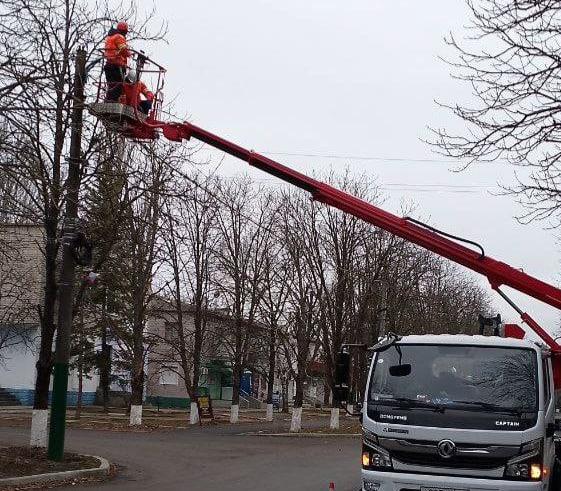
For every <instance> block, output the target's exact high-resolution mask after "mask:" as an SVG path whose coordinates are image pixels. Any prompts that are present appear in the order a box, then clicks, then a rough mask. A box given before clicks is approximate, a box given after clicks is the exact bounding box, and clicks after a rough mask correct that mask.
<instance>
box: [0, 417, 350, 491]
mask: <svg viewBox="0 0 561 491" xmlns="http://www.w3.org/2000/svg"><path fill="white" fill-rule="evenodd" d="M259 429H272V428H271V426H270V425H267V424H265V423H263V424H251V425H220V426H214V427H202V428H201V427H198V426H197V427H192V428H191V427H190V428H188V429H186V430H174V431H171V432H153V433H128V432H112V431H99V430H79V429H70V430H68V432H67V445H66V448H67V449H68V450H72V451H76V452H82V453H88V454H99V455H103V456H104V457H106V458H108V459H109V460H111V461H112V462H114V463H116V464H118V465H119V466H120V467H121V472H120V473H119V475H118V477H116V478H114V479H112V480H110V481H108V482H106V483H103V484H95V485H88V486H87V487H86V488H84V489H86V490H87V491H97V490H100V491H102V490H106V491H110V490H125V491H126V490H137V491H142V490H160V489H165V490H169V491H176V490H177V491H179V490H181V491H184V490H193V491H199V490H201V491H202V490H205V491H226V490H228V491H247V490H261V489H262V490H267V491H316V490H317V491H324V490H325V491H327V489H328V484H329V481H333V482H334V483H335V490H336V491H356V490H357V489H359V488H360V467H359V466H360V440H359V439H356V438H355V439H352V438H344V437H335V438H334V437H330V438H282V437H266V436H240V435H239V433H244V432H249V431H256V430H259ZM28 432H29V430H28V429H26V428H12V427H3V428H0V445H19V444H21V445H25V444H26V443H27V440H28Z"/></svg>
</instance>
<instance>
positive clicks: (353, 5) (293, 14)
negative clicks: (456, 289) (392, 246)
mask: <svg viewBox="0 0 561 491" xmlns="http://www.w3.org/2000/svg"><path fill="white" fill-rule="evenodd" d="M138 4H139V5H142V6H144V5H148V2H146V1H145V0H138ZM157 15H158V17H159V18H161V19H162V20H166V21H167V22H168V23H169V32H168V37H167V39H168V41H169V45H164V44H158V45H157V46H155V45H146V44H145V45H139V46H134V47H143V48H144V49H145V50H146V52H147V53H148V54H149V55H152V56H153V57H154V58H155V59H157V60H158V61H159V62H161V63H162V64H163V65H164V66H166V67H167V68H168V74H167V80H166V90H165V93H166V98H167V99H168V100H170V99H172V98H176V101H175V111H176V112H178V113H180V114H183V115H185V116H188V117H189V119H190V120H191V121H192V122H193V123H195V124H197V125H200V126H202V127H204V128H205V129H208V130H210V131H213V132H215V133H218V134H219V135H221V136H223V137H225V138H229V139H231V140H233V141H234V142H236V143H238V144H241V145H244V146H247V147H249V148H253V149H255V150H256V151H261V152H282V153H288V154H306V155H310V154H312V155H318V156H319V157H310V156H302V155H275V156H271V157H273V158H276V159H277V160H279V161H281V162H283V163H285V164H287V165H290V166H292V167H294V168H296V169H298V170H301V171H304V172H306V173H308V174H310V173H323V172H325V173H326V172H328V171H329V170H334V171H340V172H343V171H344V170H345V168H346V167H349V168H350V169H352V171H354V172H356V173H366V174H367V175H368V176H371V178H372V180H373V181H375V182H376V183H377V184H378V185H379V186H380V187H381V188H382V189H383V191H384V194H385V196H386V198H387V201H386V203H385V205H384V207H385V208H386V209H387V210H389V211H392V212H396V213H398V212H399V209H400V206H401V203H402V201H403V200H406V201H408V202H414V203H415V204H416V207H417V208H416V209H417V215H418V216H420V217H421V218H423V219H424V220H426V221H429V222H430V223H431V224H432V225H435V226H437V227H439V228H441V229H444V230H446V231H448V232H450V233H452V234H458V235H462V236H464V237H468V238H471V239H473V240H475V241H478V242H480V243H481V244H483V245H484V247H485V249H486V252H487V253H488V254H489V255H491V256H493V257H495V258H496V259H500V260H502V261H505V262H507V263H509V264H511V265H513V266H515V267H520V268H523V269H524V270H525V271H526V272H528V273H530V274H533V275H535V276H537V277H538V278H540V279H543V280H545V281H548V282H552V283H555V284H557V283H558V280H559V278H560V276H559V252H558V250H559V246H558V244H557V242H556V237H555V233H554V232H552V231H550V230H545V227H546V226H547V224H544V223H542V224H531V225H526V226H522V225H519V224H518V223H517V222H516V220H515V218H514V217H515V216H516V215H520V214H521V213H522V212H523V209H522V208H521V207H520V206H519V205H517V204H516V203H515V202H514V199H513V198H512V197H498V196H494V195H493V192H495V191H497V190H498V187H497V185H498V183H500V184H509V183H512V182H513V169H512V168H510V167H509V166H507V165H504V164H493V165H490V164H477V165H474V166H473V167H472V168H470V169H469V170H467V171H464V172H462V173H455V172H452V169H454V167H455V165H454V164H452V163H450V162H446V161H444V162H443V161H442V160H443V159H442V157H440V156H439V155H437V154H434V153H433V152H432V151H431V149H430V148H429V147H428V146H427V145H426V144H425V143H423V141H422V139H423V138H427V137H429V132H428V130H427V126H428V125H431V126H440V127H446V128H450V129H459V128H461V126H460V123H459V122H458V121H456V120H454V118H453V117H452V116H451V115H450V114H449V113H448V112H446V111H445V110H442V109H438V108H437V106H436V104H435V102H434V101H435V99H438V100H442V101H448V102H457V101H465V100H469V98H470V93H469V88H468V87H466V86H465V85H462V83H461V82H458V81H455V80H453V79H452V78H451V77H450V74H449V72H450V70H449V67H448V66H446V65H445V64H444V63H443V62H442V61H440V60H439V59H438V57H439V56H443V55H447V54H450V53H449V52H448V51H447V48H446V46H445V44H444V42H443V37H444V36H445V35H446V34H447V33H448V32H450V31H453V32H454V33H455V34H457V35H463V34H464V33H465V31H464V30H463V26H464V25H465V24H466V23H467V22H468V20H469V18H468V12H467V9H466V7H465V4H464V0H431V1H430V2H415V1H412V0H376V1H374V0H346V1H342V0H306V1H303V0H282V1H280V0H238V1H232V0H205V1H203V2H201V1H193V0H158V1H157ZM206 155H209V156H211V157H212V158H213V160H214V161H216V162H218V161H219V160H220V158H221V154H220V153H219V152H216V151H208V153H206ZM333 156H340V157H341V158H335V157H333ZM356 157H365V158H366V159H361V158H356ZM425 159H428V160H429V161H421V160H425ZM203 170H206V169H203ZM219 172H220V173H222V174H225V175H234V174H236V173H242V172H248V173H250V175H252V176H253V177H255V178H256V179H259V180H260V179H266V180H268V179H270V178H269V176H267V175H266V174H263V173H261V172H259V171H256V170H252V169H250V168H249V167H248V166H247V165H246V164H245V163H243V162H240V161H236V160H235V159H233V158H231V157H227V158H225V160H224V163H223V165H222V167H221V169H220V171H219ZM267 182H268V181H267ZM474 276H475V275H474ZM480 281H481V284H482V285H485V286H486V285H487V283H486V281H485V280H484V279H480ZM512 295H513V297H514V298H515V299H516V301H517V302H519V303H520V304H521V306H522V307H523V308H524V309H527V310H528V312H529V313H530V314H531V315H533V316H535V317H536V318H537V320H538V321H540V322H542V323H543V325H544V327H546V328H549V329H551V328H552V327H556V326H557V325H558V324H559V322H558V318H559V313H558V312H557V311H556V310H555V309H552V308H549V307H547V306H546V305H544V304H541V303H540V302H537V301H534V300H532V299H530V298H528V297H525V296H523V295H518V294H515V293H512ZM492 297H493V299H494V303H495V307H496V309H497V311H498V312H500V313H501V314H502V315H503V318H506V319H507V320H511V321H514V320H517V316H516V315H515V313H513V311H512V310H511V309H510V308H509V307H508V306H507V305H506V304H505V303H504V302H503V301H502V300H501V299H500V298H499V297H498V295H496V294H495V293H493V294H492Z"/></svg>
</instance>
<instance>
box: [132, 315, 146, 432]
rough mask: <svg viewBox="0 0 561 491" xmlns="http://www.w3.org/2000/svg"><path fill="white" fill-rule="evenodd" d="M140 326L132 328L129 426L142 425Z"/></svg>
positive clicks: (141, 338)
mask: <svg viewBox="0 0 561 491" xmlns="http://www.w3.org/2000/svg"><path fill="white" fill-rule="evenodd" d="M142 331H143V329H142V326H141V325H136V326H134V327H133V360H132V370H131V414H130V424H131V425H133V426H134V425H140V424H142V396H143V393H144V346H143V344H142V341H143V336H142Z"/></svg>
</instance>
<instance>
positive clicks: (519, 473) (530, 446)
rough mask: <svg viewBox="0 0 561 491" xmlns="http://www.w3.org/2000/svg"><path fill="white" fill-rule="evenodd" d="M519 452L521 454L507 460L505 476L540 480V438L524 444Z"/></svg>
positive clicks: (541, 467)
mask: <svg viewBox="0 0 561 491" xmlns="http://www.w3.org/2000/svg"><path fill="white" fill-rule="evenodd" d="M521 453H522V455H519V456H518V457H514V458H512V459H510V460H509V461H508V463H507V465H506V469H505V477H508V478H510V479H520V480H526V481H541V479H542V478H543V475H544V469H543V456H542V440H541V438H540V439H538V440H534V441H531V442H529V443H526V444H524V445H523V446H522V450H521Z"/></svg>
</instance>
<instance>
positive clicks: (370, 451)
mask: <svg viewBox="0 0 561 491" xmlns="http://www.w3.org/2000/svg"><path fill="white" fill-rule="evenodd" d="M362 468H363V469H369V470H389V469H391V468H392V458H391V457H390V454H389V452H388V451H387V450H385V449H383V448H382V447H379V446H378V445H374V444H373V443H370V442H368V445H366V444H365V443H363V444H362Z"/></svg>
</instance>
